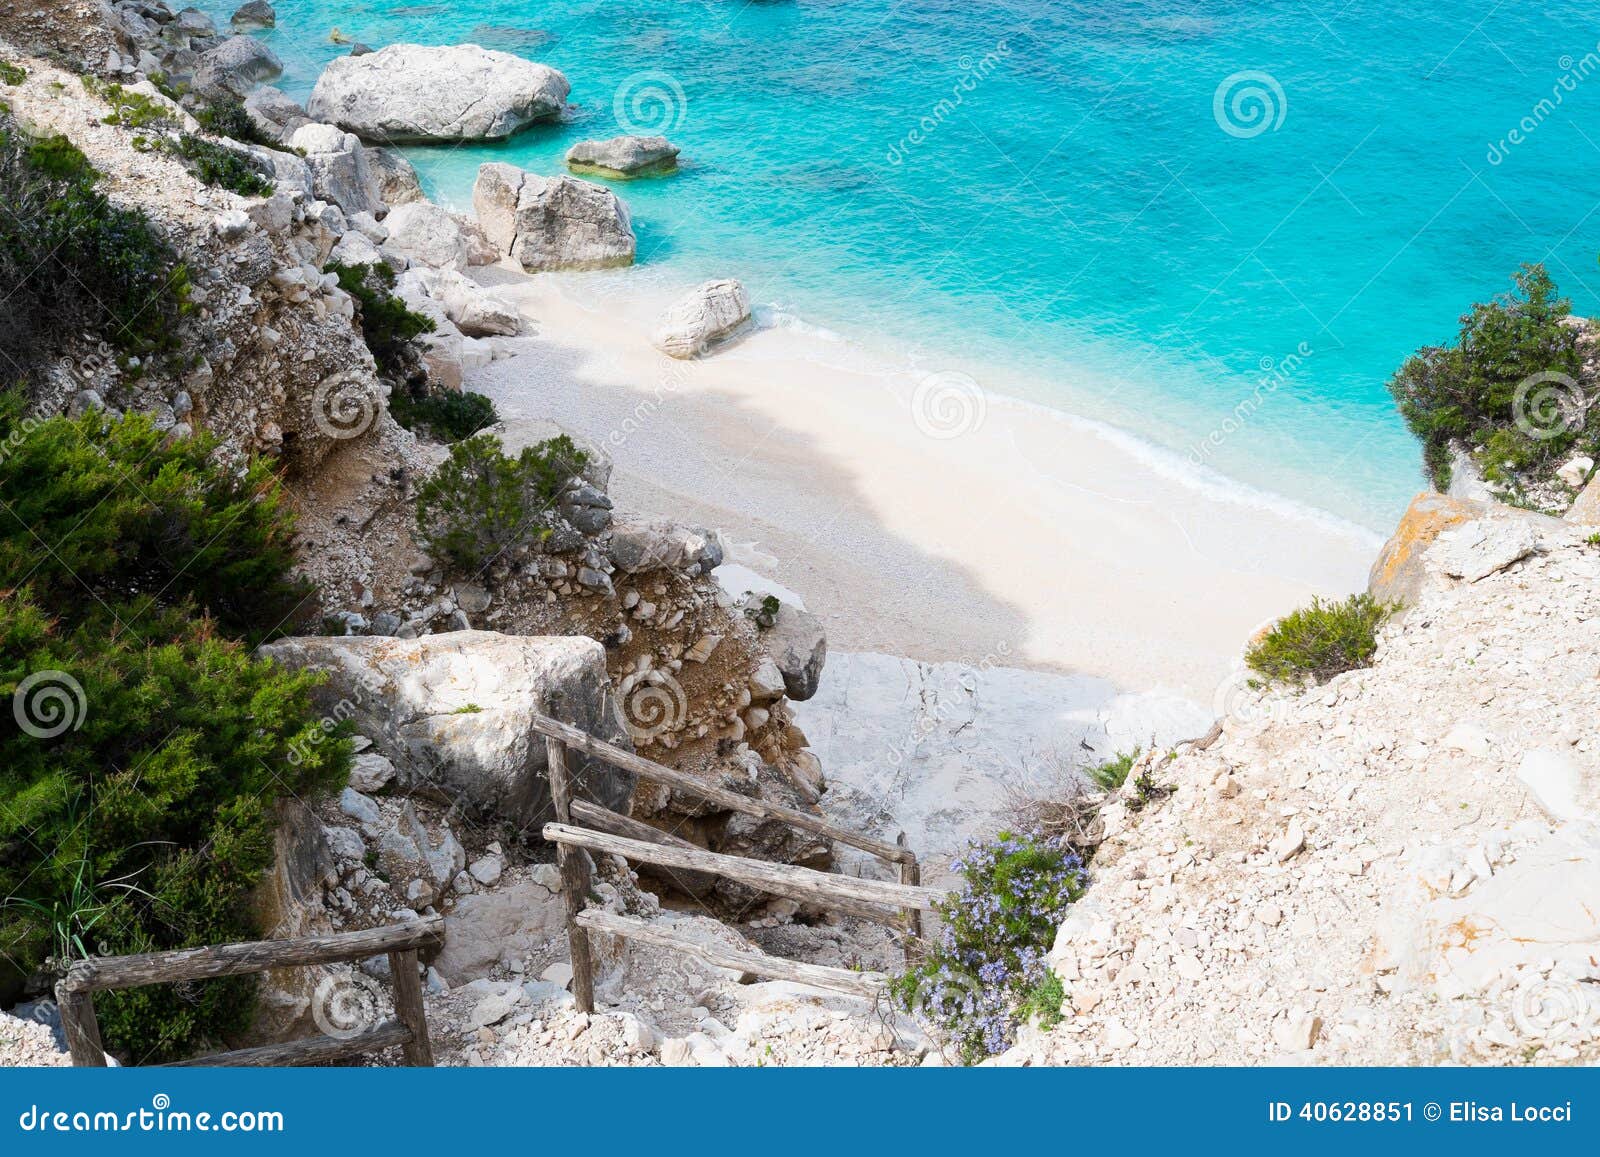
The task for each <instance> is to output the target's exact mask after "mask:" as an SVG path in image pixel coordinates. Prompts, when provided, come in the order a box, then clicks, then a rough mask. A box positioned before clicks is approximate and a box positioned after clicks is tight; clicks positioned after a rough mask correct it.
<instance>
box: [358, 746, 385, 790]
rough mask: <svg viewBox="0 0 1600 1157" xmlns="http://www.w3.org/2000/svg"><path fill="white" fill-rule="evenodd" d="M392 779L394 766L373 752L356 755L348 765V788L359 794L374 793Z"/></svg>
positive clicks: (382, 756)
mask: <svg viewBox="0 0 1600 1157" xmlns="http://www.w3.org/2000/svg"><path fill="white" fill-rule="evenodd" d="M393 779H394V764H393V763H391V762H389V759H388V757H387V756H384V755H379V754H378V753H377V752H375V751H371V752H367V753H366V754H363V755H358V756H356V757H355V760H354V761H353V762H352V763H351V765H350V786H351V787H353V788H354V789H355V790H356V791H359V792H367V793H371V792H375V791H378V790H380V789H381V788H383V787H384V786H385V785H387V784H388V783H389V782H390V781H391V780H393Z"/></svg>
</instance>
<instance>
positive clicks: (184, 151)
mask: <svg viewBox="0 0 1600 1157" xmlns="http://www.w3.org/2000/svg"><path fill="white" fill-rule="evenodd" d="M170 147H171V149H172V151H173V152H174V153H176V154H177V155H178V156H180V157H182V158H183V159H184V160H185V161H187V162H188V165H189V168H190V169H191V170H192V171H193V172H194V175H195V176H197V177H199V178H200V180H201V181H203V182H205V183H206V184H207V185H215V186H217V187H218V188H222V189H227V190H228V191H229V192H233V193H238V194H239V195H240V196H241V197H265V196H267V195H268V194H270V193H271V192H272V182H271V181H269V180H267V179H266V178H265V177H263V176H262V175H261V174H260V173H258V172H256V170H255V168H254V167H253V166H252V165H251V163H250V159H249V158H248V157H246V156H244V155H243V154H241V153H240V152H238V150H236V149H230V148H228V147H227V146H226V145H219V144H217V143H216V142H215V141H208V140H206V139H205V138H204V137H197V136H195V135H194V134H193V133H184V134H183V135H182V136H181V137H179V138H178V143H177V144H176V145H173V146H170Z"/></svg>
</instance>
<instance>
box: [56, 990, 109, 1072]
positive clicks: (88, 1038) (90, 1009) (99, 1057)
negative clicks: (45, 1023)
mask: <svg viewBox="0 0 1600 1157" xmlns="http://www.w3.org/2000/svg"><path fill="white" fill-rule="evenodd" d="M56 1007H57V1008H58V1009H59V1010H60V1011H61V1031H62V1032H64V1033H66V1034H67V1051H69V1052H70V1053H71V1054H72V1063H73V1064H74V1065H75V1066H77V1067H78V1068H93V1069H103V1068H105V1067H106V1049H105V1045H103V1044H101V1043H100V1022H99V1021H97V1020H95V1018H94V994H93V993H90V992H63V991H62V989H61V986H60V985H57V986H56Z"/></svg>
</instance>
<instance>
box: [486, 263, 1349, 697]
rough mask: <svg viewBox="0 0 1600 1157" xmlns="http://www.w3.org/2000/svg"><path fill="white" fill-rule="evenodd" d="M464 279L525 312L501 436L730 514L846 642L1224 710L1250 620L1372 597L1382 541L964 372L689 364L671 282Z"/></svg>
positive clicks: (626, 498)
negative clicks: (594, 456) (676, 349)
mask: <svg viewBox="0 0 1600 1157" xmlns="http://www.w3.org/2000/svg"><path fill="white" fill-rule="evenodd" d="M474 272H475V274H476V276H477V277H478V279H479V280H480V281H481V282H483V283H484V284H485V285H486V286H488V287H490V288H492V289H493V290H494V291H495V292H496V293H497V294H498V295H499V296H501V297H503V298H505V299H507V300H509V301H512V302H514V303H515V304H516V305H517V306H518V307H519V308H520V309H521V311H522V312H523V314H524V316H525V317H527V318H528V320H529V331H528V336H525V337H524V338H522V339H520V340H519V341H518V342H517V343H516V348H517V351H518V352H517V353H516V355H515V356H513V357H510V358H506V359H503V360H499V361H495V362H493V363H492V364H490V365H488V366H483V367H480V368H477V369H475V370H471V371H469V372H468V374H467V376H466V381H465V383H464V388H467V389H472V390H476V391H478V392H480V393H484V394H486V395H488V396H489V397H490V398H491V399H493V400H494V402H495V404H496V407H497V408H498V409H499V411H500V414H501V417H502V420H503V424H504V429H503V431H502V438H503V440H504V441H505V442H506V444H507V446H508V448H512V449H514V448H517V447H519V446H521V445H524V444H527V443H529V442H532V441H536V440H538V439H539V438H541V437H545V436H548V434H549V433H550V432H551V430H550V427H549V423H551V422H554V423H555V424H556V425H559V426H560V427H562V428H563V429H567V430H569V431H571V432H572V433H574V434H575V435H579V436H582V437H584V438H587V439H589V440H591V441H593V442H595V443H598V444H599V445H601V446H602V447H603V448H605V450H606V451H607V452H608V453H609V454H610V455H611V456H612V457H613V459H614V463H615V470H614V475H613V479H614V480H613V483H612V493H613V495H614V496H616V497H617V499H618V501H619V505H621V506H623V507H625V508H628V509H631V510H636V511H639V512H641V513H643V514H647V515H653V516H659V517H666V518H672V519H675V520H678V521H685V522H693V523H698V524H702V525H704V526H706V527H708V528H710V529H713V530H717V531H720V532H722V534H723V535H724V537H725V538H727V539H728V540H730V541H731V542H732V543H733V544H735V546H734V551H733V554H732V557H731V559H730V561H735V562H740V563H743V564H744V565H748V566H751V568H752V569H754V570H757V571H759V572H761V573H763V574H764V575H766V576H767V577H769V578H772V579H774V580H776V581H777V582H779V583H781V584H783V585H784V586H786V587H789V588H792V589H794V590H796V591H798V592H800V593H801V594H802V595H803V596H804V597H805V599H806V601H807V604H808V605H809V606H810V608H811V609H812V610H813V611H815V612H816V613H818V614H819V615H820V616H821V618H822V620H823V622H824V625H825V626H826V628H827V631H828V638H829V644H830V646H831V647H833V648H835V649H838V650H841V651H871V652H879V653H885V654H894V655H902V656H906V657H909V658H914V659H918V660H922V661H926V662H962V663H968V664H971V665H975V666H1001V667H1016V668H1024V669H1034V670H1042V671H1052V672H1058V673H1067V674H1078V675H1090V676H1095V677H1099V678H1104V679H1107V680H1109V681H1110V682H1112V683H1113V684H1115V685H1116V686H1118V687H1120V688H1123V689H1127V690H1135V691H1158V690H1159V691H1167V692H1172V693H1176V694H1180V695H1183V696H1185V697H1188V698H1190V699H1192V700H1198V701H1199V702H1202V703H1205V704H1209V703H1210V702H1211V701H1212V699H1213V697H1214V694H1215V693H1216V690H1217V688H1218V687H1219V686H1225V685H1226V684H1227V683H1228V682H1229V677H1230V672H1231V671H1232V669H1233V667H1234V661H1235V657H1236V656H1237V655H1238V653H1239V651H1240V649H1241V648H1242V646H1243V644H1244V642H1245V640H1246V638H1248V636H1249V635H1250V633H1251V632H1252V631H1253V630H1254V629H1255V628H1256V627H1258V626H1259V625H1261V624H1262V623H1264V622H1265V621H1268V620H1270V619H1271V618H1273V617H1276V616H1277V615H1280V614H1283V613H1285V612H1287V611H1288V610H1290V609H1292V608H1293V607H1295V606H1297V605H1299V604H1300V603H1302V602H1304V601H1306V600H1307V599H1309V598H1310V596H1311V595H1313V594H1323V595H1336V596H1342V595H1345V594H1348V593H1350V592H1351V591H1353V590H1359V589H1363V588H1364V586H1365V579H1366V573H1367V569H1368V567H1369V565H1370V563H1371V560H1372V558H1373V557H1374V556H1375V554H1376V552H1377V548H1378V545H1379V544H1380V542H1381V538H1380V537H1379V536H1377V535H1375V534H1373V533H1372V532H1370V531H1367V530H1365V529H1364V528H1360V527H1357V526H1354V525H1353V524H1344V523H1342V522H1341V520H1339V519H1337V518H1336V517H1335V516H1333V515H1322V514H1321V513H1320V512H1314V511H1312V510H1310V509H1309V508H1305V509H1304V510H1303V511H1302V510H1301V509H1299V508H1298V504H1296V503H1294V502H1293V501H1292V500H1289V499H1279V498H1277V497H1276V496H1272V495H1267V494H1265V493H1262V492H1255V491H1252V490H1250V489H1249V488H1248V487H1243V486H1237V487H1236V486H1235V485H1234V484H1232V483H1231V482H1227V481H1225V480H1221V479H1218V480H1217V481H1216V482H1214V483H1213V482H1210V481H1208V480H1207V479H1206V478H1205V477H1204V476H1198V477H1194V478H1186V477H1183V472H1182V471H1181V470H1180V469H1175V468H1174V464H1171V463H1167V462H1165V461H1164V460H1163V458H1162V457H1161V454H1162V452H1161V451H1159V450H1157V449H1156V448H1154V447H1150V448H1148V449H1145V448H1144V447H1143V446H1142V444H1140V443H1139V442H1138V441H1137V439H1136V438H1134V436H1132V435H1128V434H1126V433H1123V432H1121V431H1116V430H1113V429H1111V428H1109V427H1101V426H1100V425H1099V424H1098V423H1094V422H1091V421H1090V420H1088V419H1082V418H1077V417H1075V416H1073V415H1069V414H1064V413H1060V412H1055V411H1048V410H1045V409H1044V408H1043V407H1041V406H1038V405H1037V404H1035V403H1030V402H1024V401H1012V400H1010V399H1007V398H1004V397H1001V396H997V395H993V394H986V393H982V392H979V391H976V388H975V386H970V385H969V384H968V383H970V382H971V381H972V379H971V378H969V377H967V376H966V375H964V374H962V373H960V372H959V371H943V372H941V373H938V374H934V375H931V378H933V379H936V381H934V383H933V385H932V386H931V387H930V385H929V380H930V375H928V374H926V372H925V371H924V372H919V371H916V370H914V369H913V368H912V367H910V366H895V365H893V364H890V363H888V362H887V361H879V362H877V363H876V364H875V363H874V358H873V356H872V354H871V353H870V352H869V351H865V350H862V349H861V348H859V347H857V346H855V345H854V343H850V342H848V341H844V342H836V341H829V342H827V343H826V345H825V348H824V349H822V350H819V349H818V346H819V345H822V344H823V343H822V342H821V341H820V340H819V337H818V336H817V335H816V334H815V333H813V332H808V330H807V328H806V327H805V326H804V324H803V323H799V324H780V325H774V326H769V327H767V328H756V329H753V330H750V329H747V331H746V332H745V333H744V334H743V335H742V336H740V337H738V338H737V339H736V340H734V341H733V342H731V343H728V344H726V345H724V346H723V347H722V348H720V349H718V350H716V351H714V352H713V353H711V354H710V355H709V356H708V357H706V358H704V359H701V360H696V361H687V362H684V361H675V360H674V359H671V358H668V357H667V356H666V355H664V354H661V353H659V352H658V351H656V350H655V349H654V347H653V346H651V345H650V343H649V337H648V335H649V334H650V332H651V330H652V329H653V327H654V323H655V319H656V316H657V314H658V313H659V311H660V308H661V307H662V305H663V304H664V303H665V301H666V300H668V299H670V297H671V296H672V293H669V292H666V291H664V290H663V289H662V287H661V285H660V279H659V278H654V279H652V278H649V277H648V276H647V277H644V278H639V277H637V276H631V274H632V272H633V271H619V272H617V273H603V274H594V273H588V274H576V275H563V274H539V275H528V274H524V273H523V272H521V271H520V270H517V269H514V268H511V267H508V266H506V265H500V266H491V267H485V268H481V269H478V270H475V271H474ZM641 283H644V284H641ZM686 288H687V286H677V287H676V289H677V290H679V291H681V290H682V289H686ZM758 313H759V311H758ZM830 354H831V355H832V356H819V355H830ZM841 361H844V362H852V363H859V364H849V365H840V364H836V363H839V362H841ZM985 376H986V377H992V376H995V375H994V374H992V373H991V374H988V375H985Z"/></svg>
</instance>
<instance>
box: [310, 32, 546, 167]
mask: <svg viewBox="0 0 1600 1157" xmlns="http://www.w3.org/2000/svg"><path fill="white" fill-rule="evenodd" d="M569 91H570V86H569V85H568V84H567V78H566V77H564V76H562V75H561V73H559V72H557V71H556V70H555V69H553V68H550V67H548V66H547V65H543V64H535V63H534V62H533V61H530V60H524V59H522V57H520V56H513V55H511V54H510V53H508V52H496V51H493V50H490V49H485V48H480V47H478V46H477V45H476V44H458V45H452V46H447V47H433V46H424V45H420V44H392V45H390V46H388V47H387V48H382V49H379V50H378V51H377V52H371V53H367V54H365V55H362V56H341V57H338V58H336V59H335V60H333V61H330V62H329V64H328V67H327V68H325V69H324V70H323V72H322V75H321V77H319V78H318V80H317V85H316V88H315V89H313V90H312V93H311V99H310V101H309V102H308V109H309V111H310V113H311V115H312V116H313V117H316V118H317V119H318V120H325V121H328V122H330V123H332V124H337V125H339V126H341V127H343V128H346V129H348V130H349V131H351V132H353V133H355V134H357V135H358V136H360V137H361V138H362V139H363V140H367V141H374V142H379V143H391V144H407V143H412V144H420V143H428V142H441V141H475V140H501V139H504V138H505V137H509V136H511V135H512V134H513V133H515V132H517V131H518V130H520V129H522V128H525V127H527V126H528V125H530V124H532V123H533V122H535V121H539V120H547V119H549V118H551V117H554V116H556V115H557V114H559V113H560V111H561V109H562V107H563V106H564V105H565V104H566V100H567V93H568V92H569Z"/></svg>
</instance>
